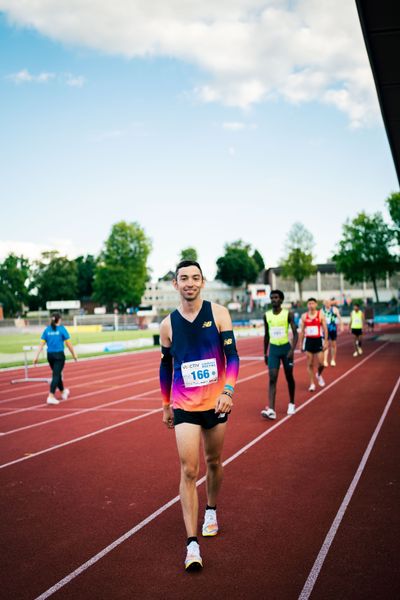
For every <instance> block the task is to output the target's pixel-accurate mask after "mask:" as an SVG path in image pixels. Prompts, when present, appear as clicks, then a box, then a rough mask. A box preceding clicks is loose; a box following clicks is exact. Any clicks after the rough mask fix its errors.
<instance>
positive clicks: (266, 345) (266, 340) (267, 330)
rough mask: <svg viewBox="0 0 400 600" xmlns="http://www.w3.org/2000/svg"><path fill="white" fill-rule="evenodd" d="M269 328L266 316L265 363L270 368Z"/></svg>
mask: <svg viewBox="0 0 400 600" xmlns="http://www.w3.org/2000/svg"><path fill="white" fill-rule="evenodd" d="M268 346H269V327H268V322H267V317H266V316H265V315H264V362H265V364H266V365H267V366H268Z"/></svg>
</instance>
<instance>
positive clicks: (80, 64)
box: [0, 0, 398, 277]
mask: <svg viewBox="0 0 400 600" xmlns="http://www.w3.org/2000/svg"><path fill="white" fill-rule="evenodd" d="M96 2H97V4H98V13H96V14H95V15H94V18H93V19H90V20H89V21H88V22H87V23H86V21H85V19H86V17H87V15H86V13H85V12H83V13H82V14H80V13H79V11H80V9H82V10H83V8H85V6H86V7H87V5H88V3H87V2H86V0H82V2H81V3H75V5H74V6H76V7H77V8H76V9H75V8H74V9H72V15H73V16H74V17H75V19H70V20H68V22H67V25H68V26H67V25H65V23H66V17H65V14H63V13H61V14H59V15H58V14H57V11H58V10H59V9H60V6H61V5H63V4H64V5H65V2H63V1H62V0H60V2H55V1H54V2H44V1H42V0H38V2H36V4H35V6H33V5H34V3H33V2H32V1H31V0H25V1H24V2H21V3H19V8H18V10H14V9H13V3H11V2H9V1H8V0H0V10H1V9H3V10H4V12H3V14H2V15H1V16H0V53H1V56H2V61H1V63H0V94H1V104H2V110H1V117H0V165H1V166H0V176H1V197H2V206H3V208H2V219H1V224H0V240H1V241H0V255H1V256H4V255H5V254H6V253H7V252H8V251H11V250H14V251H18V252H24V253H25V254H27V255H29V256H31V257H32V258H34V257H36V256H37V255H38V253H39V252H40V250H42V249H44V248H53V247H54V248H58V249H60V251H61V252H65V253H68V254H69V255H70V256H75V255H77V254H79V253H86V252H92V253H97V252H99V250H100V248H101V245H102V242H103V241H104V239H105V238H106V237H107V235H108V233H109V231H110V228H111V225H112V223H115V222H116V221H118V220H120V219H125V220H128V221H138V222H139V223H140V224H141V225H142V226H143V227H144V229H145V230H146V233H147V234H148V235H149V236H150V237H151V238H152V241H153V252H152V254H151V257H150V265H151V267H152V269H153V273H154V276H160V275H162V274H163V273H164V272H165V271H167V270H168V269H169V268H170V267H173V266H174V264H175V263H176V260H177V258H178V255H179V251H180V250H181V249H182V248H184V247H186V246H188V245H192V246H194V247H196V248H197V250H198V252H199V258H200V261H201V262H202V263H203V267H204V270H205V272H206V274H207V276H208V277H212V276H213V275H214V271H215V260H216V258H217V257H218V256H219V255H220V254H221V253H222V251H223V245H224V243H225V242H227V241H233V240H235V239H238V238H242V239H244V240H245V241H246V242H249V243H251V244H253V246H254V247H257V248H258V249H259V251H260V252H261V253H262V255H263V256H264V259H265V261H266V263H267V265H268V266H273V265H275V264H276V263H277V262H278V260H279V258H280V257H281V256H282V253H283V246H284V241H285V237H286V234H287V232H288V230H289V229H290V227H291V225H292V224H293V223H294V222H295V221H301V222H303V223H304V225H306V227H307V228H308V229H310V231H311V232H312V233H313V235H314V238H315V241H316V246H315V256H316V259H317V260H319V261H325V260H326V259H327V258H328V257H329V255H330V254H331V253H332V251H333V249H334V246H335V243H336V241H337V240H338V239H339V237H340V231H341V225H342V224H343V222H344V221H345V219H346V218H348V217H352V216H354V215H355V214H356V213H357V212H358V211H359V210H361V209H365V210H366V211H368V212H374V211H377V210H382V209H383V208H384V199H385V197H387V196H388V195H389V194H390V193H391V192H392V191H394V190H396V189H397V188H398V184H397V181H396V177H395V171H394V167H393V164H392V159H391V155H390V151H389V147H388V143H387V140H386V135H385V132H384V129H383V125H382V122H381V118H380V115H379V112H378V110H377V107H376V98H375V92H374V89H373V86H372V83H371V81H370V73H369V67H368V63H367V60H366V57H365V56H364V55H365V50H364V47H363V45H362V40H361V37H360V34H359V25H358V22H357V19H356V15H355V12H352V11H349V12H348V13H346V14H345V17H346V19H347V20H346V22H345V27H344V29H343V23H338V22H337V18H338V17H337V15H336V13H337V12H338V11H337V10H334V3H331V2H330V1H329V2H327V4H326V7H327V8H328V9H329V6H331V13H329V10H328V12H326V11H325V12H324V13H323V14H320V15H317V16H319V19H317V18H316V13H317V12H318V10H319V9H317V8H316V7H317V6H319V4H318V3H315V2H313V0H304V1H303V2H301V3H293V2H284V0H271V1H270V2H268V1H266V2H257V0H248V1H247V2H246V0H243V2H241V0H235V2H233V4H229V3H228V5H227V7H226V11H228V12H229V10H230V9H229V7H230V6H231V7H235V10H234V11H233V14H232V18H230V19H228V21H227V20H226V16H225V13H223V12H221V13H220V12H218V11H217V13H215V10H216V9H214V8H210V7H211V4H210V6H208V3H207V2H206V3H205V8H202V9H201V10H203V11H205V12H204V13H201V11H200V6H201V5H200V3H196V2H191V3H190V2H189V3H188V4H189V5H191V11H189V12H187V13H185V14H184V15H183V16H182V14H181V12H182V11H180V10H179V1H178V0H173V1H171V2H168V1H165V3H164V5H163V6H162V10H166V9H165V6H166V5H167V6H168V11H167V13H168V14H167V16H166V17H165V18H167V20H168V27H169V31H173V32H174V35H173V36H167V34H166V33H165V30H166V25H165V21H162V22H161V24H158V25H159V26H158V28H157V27H156V25H157V22H158V21H157V19H158V18H159V15H158V13H157V14H143V11H142V12H141V13H140V15H141V16H140V19H142V21H141V22H140V23H138V19H139V17H138V13H135V14H134V15H133V14H132V15H131V14H130V13H129V11H130V10H131V6H129V3H126V2H124V0H120V4H121V5H124V7H125V10H126V11H128V12H127V14H125V15H124V19H123V20H119V19H120V16H119V14H118V13H116V14H113V13H112V12H111V13H110V10H111V9H110V7H109V6H108V5H107V3H106V4H104V2H102V0H96ZM96 2H95V3H94V4H96ZM52 4H53V10H51V11H50V10H49V5H52ZM131 4H132V3H131ZM133 4H135V5H140V4H143V3H142V2H141V1H139V0H137V2H134V3H133ZM222 4H224V2H222ZM79 5H81V6H80V8H79ZM154 5H157V2H154ZM299 5H301V7H300V8H299ZM307 5H310V6H307ZM105 6H107V9H105ZM143 6H146V5H145V4H143ZM160 6H161V5H160ZM186 6H187V4H186ZM82 7H83V8H82ZM136 8H138V6H136ZM261 8H262V9H263V10H264V11H265V12H264V17H263V18H262V19H261V17H260V18H259V16H258V15H259V13H258V12H257V13H254V11H255V9H260V10H261ZM306 8H308V12H307V11H305V9H306ZM13 10H14V12H13ZM105 10H107V11H108V12H107V14H106V15H104V14H103V13H104V11H105ZM143 10H144V9H143ZM160 10H161V9H160ZM74 11H76V14H75V13H74ZM199 11H200V13H201V14H199ZM207 11H209V12H207ZM213 11H214V12H213ZM235 11H237V15H236V12H235ZM251 11H253V12H251ZM311 11H313V12H312V17H311V16H310V14H311ZM144 12H145V10H144ZM276 14H279V23H280V24H281V25H280V27H282V32H281V38H282V39H279V40H278V41H276V42H275V43H274V45H273V47H272V50H273V51H274V52H273V54H272V50H271V48H262V49H261V50H259V48H258V46H259V41H258V38H257V37H255V35H254V31H257V32H258V33H259V34H260V39H264V37H263V36H262V35H261V34H265V35H266V36H267V39H268V35H267V34H268V32H269V31H272V32H273V33H274V32H275V31H276V25H274V29H268V27H272V25H271V19H273V18H275V15H276ZM255 15H256V16H255ZM265 15H266V16H265ZM271 15H272V16H271ZM130 16H131V18H132V23H134V26H133V25H132V27H133V29H132V30H129V31H128V32H125V29H124V28H125V27H126V22H127V21H128V24H129V17H130ZM244 16H246V17H248V23H249V24H250V25H249V26H251V27H257V28H260V29H256V30H254V31H253V34H252V37H251V36H250V38H249V40H247V41H246V42H245V43H244V42H243V38H244V35H243V32H242V31H241V30H240V27H241V26H242V24H243V21H245V19H244ZM330 16H331V18H330ZM39 17H40V18H39ZM103 17H104V19H105V21H104V22H106V23H109V22H110V19H111V18H112V19H113V21H112V23H113V26H112V35H111V34H109V29H108V26H107V27H104V23H103V20H102V19H103ZM341 18H343V16H341ZM70 21H71V22H72V24H71V23H70ZM210 21H211V22H212V24H213V29H212V30H209V23H210ZM204 23H206V25H207V27H206V26H205V25H204ZM232 23H233V24H232ZM304 23H305V24H306V25H307V27H305V26H304ZM139 25H140V30H139V29H137V30H135V28H134V27H139ZM339 27H340V29H339ZM119 28H120V32H119ZM188 28H189V30H192V31H193V35H192V36H189V37H188V36H187V33H186V32H187V31H188ZM216 28H218V36H215V35H214V33H215V29H216ZM263 28H264V29H265V31H264V29H263ZM290 28H291V29H290ZM286 29H287V31H286ZM143 31H145V32H147V31H148V32H149V33H147V34H146V35H147V37H146V35H144V34H142V32H143ZM198 31H200V32H201V35H200V34H199V39H197V37H196V36H197V32H198ZM321 31H324V32H325V35H324V36H321V35H320V32H321ZM326 31H328V33H329V32H330V33H331V37H330V38H329V39H328V40H327V41H325V40H326V38H327V34H326ZM343 31H344V33H343ZM298 32H300V33H299V34H298ZM305 32H306V33H307V39H306V41H304V35H305ZM313 32H315V33H313ZM119 33H120V35H119ZM244 33H246V34H247V32H246V31H244ZM273 33H271V35H273ZM224 35H226V39H225V41H224V45H223V46H221V47H219V46H217V47H216V49H214V48H213V44H215V43H217V42H215V39H216V37H217V41H218V44H220V43H221V38H224ZM335 35H337V36H338V38H339V37H341V36H342V38H343V39H340V40H338V44H337V48H336V50H335V38H334V36H335ZM207 36H208V37H207ZM235 36H236V37H235ZM285 36H287V38H285ZM313 36H314V37H313ZM346 36H347V37H346ZM172 38H173V39H172ZM236 38H237V44H235V43H234V42H235V40H236ZM121 39H122V40H125V41H124V43H122V42H121ZM171 39H172V41H171ZM132 40H133V41H132ZM208 40H209V43H207V42H208ZM286 40H287V43H286ZM332 40H333V42H332ZM339 42H340V43H339ZM240 44H244V45H243V48H241V47H240ZM291 44H292V46H293V47H292V48H291V47H290V45H291ZM296 44H297V45H296ZM346 44H348V45H349V47H348V48H347V46H346ZM352 44H354V48H353V47H352ZM307 45H308V46H309V48H307V51H305V52H304V56H302V58H301V61H300V60H298V59H296V58H294V57H296V56H298V54H299V48H300V53H301V51H302V49H303V47H304V46H307ZM230 48H232V50H230ZM254 48H256V50H254ZM327 48H329V50H328V49H327ZM343 48H346V51H343ZM275 49H276V51H275ZM325 54H326V56H325ZM313 56H318V60H316V59H314V58H313ZM310 57H311V58H310ZM242 62H243V65H242V64H241V63H242ZM281 65H282V68H281ZM360 73H362V74H361V75H360Z"/></svg>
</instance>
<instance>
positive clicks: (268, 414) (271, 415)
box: [261, 408, 276, 420]
mask: <svg viewBox="0 0 400 600" xmlns="http://www.w3.org/2000/svg"><path fill="white" fill-rule="evenodd" d="M261 416H262V417H264V418H265V419H272V420H273V419H276V412H275V411H274V410H272V408H264V409H263V410H262V411H261Z"/></svg>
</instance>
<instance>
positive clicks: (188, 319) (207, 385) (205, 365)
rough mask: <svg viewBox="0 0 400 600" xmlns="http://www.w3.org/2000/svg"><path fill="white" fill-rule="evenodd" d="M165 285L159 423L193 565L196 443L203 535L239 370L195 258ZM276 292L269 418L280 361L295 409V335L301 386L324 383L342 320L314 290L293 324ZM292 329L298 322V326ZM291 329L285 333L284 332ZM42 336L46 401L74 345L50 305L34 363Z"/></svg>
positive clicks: (196, 558) (226, 324)
mask: <svg viewBox="0 0 400 600" xmlns="http://www.w3.org/2000/svg"><path fill="white" fill-rule="evenodd" d="M173 285H174V287H175V289H176V291H177V292H178V294H179V297H180V304H179V306H178V308H177V309H176V310H175V311H173V312H172V313H171V314H170V315H168V316H167V317H166V318H165V319H164V320H163V321H162V323H161V326H160V341H161V363H160V373H159V377H160V388H161V394H162V404H163V423H164V424H165V426H166V427H167V428H168V429H170V430H174V431H175V438H176V444H177V450H178V456H179V461H180V471H181V475H180V486H179V492H180V499H181V505H182V512H183V520H184V524H185V528H186V535H187V543H186V556H185V560H184V566H185V569H186V570H187V571H193V570H200V569H201V568H202V567H203V560H202V557H201V554H200V545H199V540H198V536H197V529H198V513H199V501H198V495H197V480H198V474H199V468H200V447H201V442H202V443H203V450H204V459H205V464H206V470H207V473H206V494H207V504H206V506H205V510H204V518H203V523H202V528H201V533H202V536H203V537H214V536H216V535H217V534H218V531H219V526H218V520H217V497H218V493H219V491H220V488H221V483H222V470H223V469H222V458H221V457H222V450H223V444H224V437H225V431H226V425H227V421H228V416H229V414H230V413H231V411H232V407H233V397H234V392H235V384H236V380H237V376H238V372H239V356H238V353H237V350H236V343H235V336H234V333H233V327H232V321H231V317H230V314H229V312H228V310H227V309H226V308H225V307H223V306H221V305H218V304H214V303H211V302H208V301H206V300H203V299H202V297H201V291H202V289H203V287H204V277H203V273H202V270H201V267H200V265H199V264H198V263H197V262H195V261H182V262H181V263H179V264H178V266H177V268H176V271H175V277H174V280H173ZM284 298H285V297H284V293H283V292H282V291H281V290H272V291H271V294H270V300H271V306H272V308H271V309H270V310H268V311H267V312H266V313H265V315H264V360H265V363H266V365H267V366H268V372H269V392H268V406H267V407H266V408H265V409H263V410H262V411H261V414H262V416H263V417H264V418H266V419H272V420H273V419H276V411H275V400H276V387H277V380H278V374H279V369H280V365H281V363H282V365H283V369H284V373H285V377H286V381H287V386H288V391H289V402H288V407H287V414H288V415H293V414H294V413H295V412H296V404H295V387H296V385H295V379H294V375H293V367H294V354H295V351H296V347H297V345H298V343H299V342H300V343H299V345H300V350H301V351H302V352H305V353H306V356H307V371H308V375H309V387H308V390H309V391H310V392H313V391H314V390H315V389H316V385H318V386H320V387H324V386H325V381H324V378H323V375H322V374H323V371H324V369H325V368H326V367H328V366H329V365H330V366H331V367H335V366H336V359H337V345H336V340H337V334H338V331H339V332H341V331H343V320H342V317H341V315H340V312H339V310H338V308H337V306H335V303H334V301H333V300H331V301H329V300H326V301H325V302H324V305H323V307H322V308H318V303H317V300H316V299H315V298H309V299H308V301H307V311H306V312H305V313H304V314H303V315H302V316H301V319H300V323H299V328H298V327H297V326H296V323H295V320H294V316H293V313H292V312H291V311H289V310H288V309H287V308H284V307H283V303H284ZM363 325H364V315H363V312H362V311H361V309H360V306H359V305H358V304H355V305H354V309H353V311H352V313H351V316H350V329H351V332H352V334H353V335H354V354H353V356H359V355H360V354H362V352H363V349H362V332H363ZM298 329H299V330H298ZM289 332H291V335H289ZM46 344H47V358H48V362H49V365H50V367H51V369H52V380H51V384H50V392H49V395H48V397H47V403H48V404H58V403H59V402H60V400H59V399H57V398H56V396H55V393H56V390H57V388H58V389H59V390H60V392H61V397H62V399H63V400H66V399H67V398H68V396H69V390H68V389H66V388H64V384H63V378H62V371H63V368H64V363H65V355H64V344H66V345H67V347H68V349H69V350H70V352H71V354H72V356H73V358H74V359H75V360H77V355H76V352H75V349H74V347H73V345H72V343H71V341H70V336H69V334H68V331H67V330H66V328H65V327H64V326H63V325H62V322H61V316H60V315H59V314H58V313H56V314H54V315H53V316H52V318H51V323H50V325H49V326H48V327H46V329H45V330H44V332H43V334H42V338H41V343H40V347H39V349H38V351H37V354H36V357H35V359H34V363H35V364H37V362H38V359H39V356H40V353H41V351H42V350H43V348H44V346H45V345H46Z"/></svg>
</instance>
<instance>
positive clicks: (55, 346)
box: [33, 313, 78, 404]
mask: <svg viewBox="0 0 400 600" xmlns="http://www.w3.org/2000/svg"><path fill="white" fill-rule="evenodd" d="M64 343H65V344H66V346H67V347H68V349H69V351H70V352H71V354H72V356H73V357H74V360H78V357H77V355H76V352H75V350H74V347H73V345H72V344H71V342H70V336H69V333H68V331H67V330H66V329H65V327H64V325H61V315H60V314H59V313H54V314H53V315H52V317H51V321H50V325H49V326H48V327H46V329H45V330H44V331H43V333H42V338H41V340H40V346H39V348H38V351H37V353H36V356H35V358H34V361H33V364H34V365H36V364H37V362H38V360H39V356H40V353H41V351H42V350H43V348H44V346H45V345H46V344H47V360H48V362H49V365H50V368H51V370H52V372H53V376H52V379H51V383H50V393H49V395H48V396H47V404H60V401H59V400H58V398H56V397H55V393H56V390H57V388H58V389H59V390H60V392H61V398H62V399H63V400H67V399H68V396H69V390H68V389H66V388H64V383H63V379H62V371H63V368H64V364H65V354H64Z"/></svg>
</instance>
